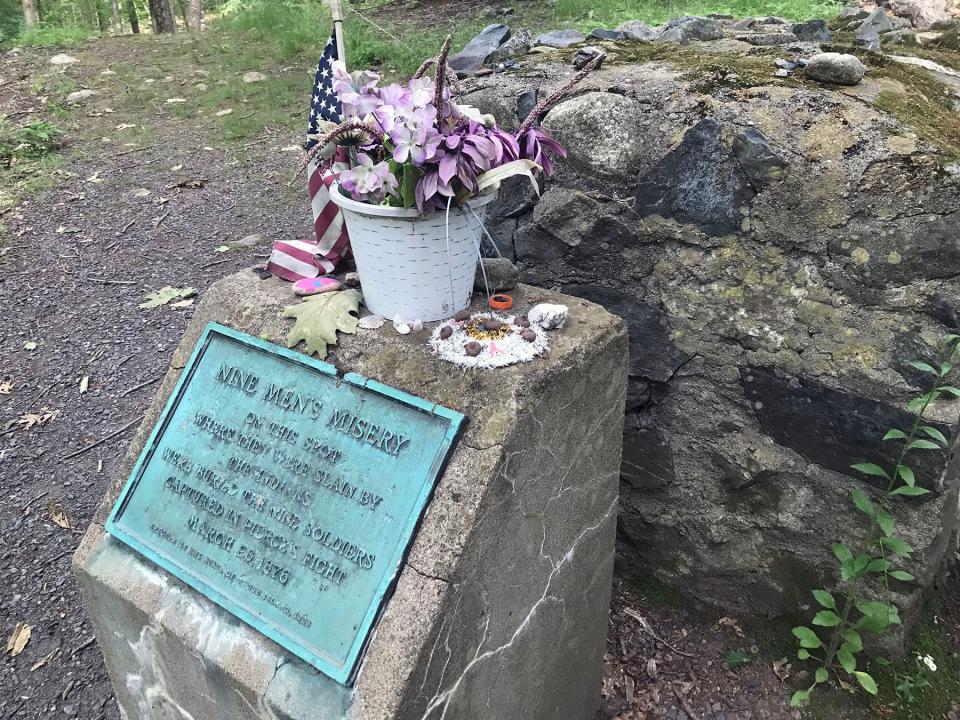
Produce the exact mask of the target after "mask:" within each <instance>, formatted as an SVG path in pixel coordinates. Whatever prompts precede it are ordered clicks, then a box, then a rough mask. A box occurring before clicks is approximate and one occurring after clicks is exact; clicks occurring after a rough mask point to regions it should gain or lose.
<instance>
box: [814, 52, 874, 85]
mask: <svg viewBox="0 0 960 720" xmlns="http://www.w3.org/2000/svg"><path fill="white" fill-rule="evenodd" d="M866 72H867V68H866V67H864V65H863V63H862V62H860V58H858V57H857V56H856V55H847V54H846V53H834V52H828V53H820V54H819V55H814V56H813V57H812V58H810V60H809V61H808V62H807V67H806V74H807V77H810V78H813V79H814V80H819V81H820V82H826V83H834V84H835V85H856V84H857V83H859V82H860V81H861V80H863V76H864V74H866Z"/></svg>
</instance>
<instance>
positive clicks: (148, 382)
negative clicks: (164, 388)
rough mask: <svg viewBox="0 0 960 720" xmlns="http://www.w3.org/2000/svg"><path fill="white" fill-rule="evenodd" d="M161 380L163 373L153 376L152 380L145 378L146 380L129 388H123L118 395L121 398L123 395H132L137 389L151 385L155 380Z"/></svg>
mask: <svg viewBox="0 0 960 720" xmlns="http://www.w3.org/2000/svg"><path fill="white" fill-rule="evenodd" d="M161 380H163V375H158V376H157V377H155V378H153V380H147V381H146V382H142V383H140V384H139V385H137V386H135V387H132V388H130V389H129V390H124V391H123V392H122V393H120V397H122V398H123V397H126V396H127V395H132V394H133V393H135V392H136V391H137V390H143V388H145V387H147V386H149V385H153V384H154V383H155V382H159V381H161Z"/></svg>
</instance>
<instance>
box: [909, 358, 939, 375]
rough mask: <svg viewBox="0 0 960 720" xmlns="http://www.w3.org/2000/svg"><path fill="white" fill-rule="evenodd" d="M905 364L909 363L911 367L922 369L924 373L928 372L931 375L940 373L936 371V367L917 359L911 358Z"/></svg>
mask: <svg viewBox="0 0 960 720" xmlns="http://www.w3.org/2000/svg"><path fill="white" fill-rule="evenodd" d="M907 365H909V366H910V367H912V368H916V369H917V370H922V371H923V372H925V373H930V374H931V375H939V374H940V373H938V372H937V371H936V369H935V368H934V367H933V365H931V364H930V363H925V362H920V361H919V360H911V361H910V362H908V363H907Z"/></svg>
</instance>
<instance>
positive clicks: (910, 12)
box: [889, 0, 952, 28]
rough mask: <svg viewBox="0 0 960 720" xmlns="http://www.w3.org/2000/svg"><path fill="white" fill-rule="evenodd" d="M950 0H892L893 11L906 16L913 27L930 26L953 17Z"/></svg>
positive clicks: (890, 3) (890, 5)
mask: <svg viewBox="0 0 960 720" xmlns="http://www.w3.org/2000/svg"><path fill="white" fill-rule="evenodd" d="M951 6H952V3H951V2H949V0H890V2H889V7H890V10H891V12H893V13H895V14H896V15H897V16H899V17H901V18H906V19H907V20H908V21H909V22H910V24H911V25H913V27H916V28H928V27H931V26H932V25H934V24H936V23H940V22H946V21H949V20H950V18H951V17H952V13H951V12H950V10H951Z"/></svg>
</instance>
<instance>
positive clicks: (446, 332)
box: [440, 325, 453, 340]
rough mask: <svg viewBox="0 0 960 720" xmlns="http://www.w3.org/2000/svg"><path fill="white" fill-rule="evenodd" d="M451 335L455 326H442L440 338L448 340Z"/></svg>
mask: <svg viewBox="0 0 960 720" xmlns="http://www.w3.org/2000/svg"><path fill="white" fill-rule="evenodd" d="M451 335H453V328H452V327H450V326H449V325H444V326H443V327H442V328H440V339H441V340H447V339H448V338H449V337H450V336H451Z"/></svg>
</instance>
